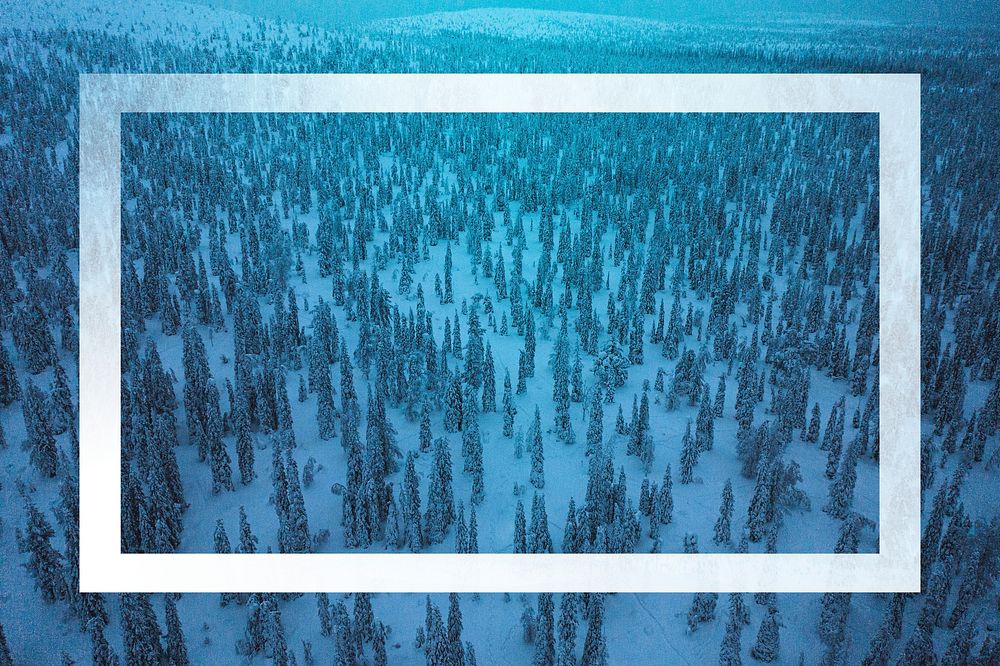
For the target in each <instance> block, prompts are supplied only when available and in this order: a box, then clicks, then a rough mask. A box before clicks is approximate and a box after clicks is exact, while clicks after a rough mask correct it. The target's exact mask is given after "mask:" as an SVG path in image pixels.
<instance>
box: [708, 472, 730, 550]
mask: <svg viewBox="0 0 1000 666" xmlns="http://www.w3.org/2000/svg"><path fill="white" fill-rule="evenodd" d="M732 519H733V482H732V480H731V479H726V485H725V487H723V489H722V504H721V505H720V506H719V518H718V519H717V520H716V521H715V536H713V537H712V541H714V542H715V543H717V544H723V543H729V542H730V540H731V538H732V537H731V528H730V524H731V523H732Z"/></svg>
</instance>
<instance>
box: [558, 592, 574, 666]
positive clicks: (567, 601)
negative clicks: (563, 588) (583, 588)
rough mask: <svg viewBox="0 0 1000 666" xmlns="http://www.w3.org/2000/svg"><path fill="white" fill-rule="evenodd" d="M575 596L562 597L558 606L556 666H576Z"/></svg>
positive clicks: (564, 595) (570, 593)
mask: <svg viewBox="0 0 1000 666" xmlns="http://www.w3.org/2000/svg"><path fill="white" fill-rule="evenodd" d="M576 604H577V602H576V594H575V593H573V592H568V593H566V594H563V595H562V601H561V602H560V604H559V653H558V658H557V660H556V666H576V655H575V654H574V653H575V651H576V630H577V629H576V628H577V617H576V613H577V609H576Z"/></svg>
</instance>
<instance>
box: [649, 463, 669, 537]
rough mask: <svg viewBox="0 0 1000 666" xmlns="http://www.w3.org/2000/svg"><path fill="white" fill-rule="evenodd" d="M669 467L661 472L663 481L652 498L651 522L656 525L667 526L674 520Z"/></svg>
mask: <svg viewBox="0 0 1000 666" xmlns="http://www.w3.org/2000/svg"><path fill="white" fill-rule="evenodd" d="M670 475H671V471H670V465H669V464H668V465H667V467H666V468H665V469H664V470H663V481H662V483H661V484H660V486H659V488H658V489H657V491H656V495H655V497H654V498H653V515H652V518H653V521H654V522H655V523H656V524H658V525H669V524H670V523H671V522H673V520H674V490H673V488H674V483H673V479H672V478H671V476H670Z"/></svg>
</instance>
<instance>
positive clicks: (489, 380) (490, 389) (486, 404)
mask: <svg viewBox="0 0 1000 666" xmlns="http://www.w3.org/2000/svg"><path fill="white" fill-rule="evenodd" d="M507 379H508V383H509V379H510V378H509V377H508V378H507ZM505 388H506V387H505ZM482 405H483V412H484V413H487V414H489V413H491V412H495V411H496V409H497V380H496V370H495V368H494V365H493V350H492V349H491V348H490V343H489V341H487V342H486V351H485V352H484V360H483V400H482Z"/></svg>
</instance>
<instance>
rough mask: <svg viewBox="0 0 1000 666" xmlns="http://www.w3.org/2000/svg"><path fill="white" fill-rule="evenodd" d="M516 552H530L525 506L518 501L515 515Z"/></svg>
mask: <svg viewBox="0 0 1000 666" xmlns="http://www.w3.org/2000/svg"><path fill="white" fill-rule="evenodd" d="M514 552H515V553H527V552H528V537H527V526H526V524H525V519H524V504H522V503H521V500H518V501H517V509H516V510H515V513H514Z"/></svg>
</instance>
